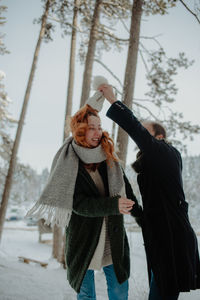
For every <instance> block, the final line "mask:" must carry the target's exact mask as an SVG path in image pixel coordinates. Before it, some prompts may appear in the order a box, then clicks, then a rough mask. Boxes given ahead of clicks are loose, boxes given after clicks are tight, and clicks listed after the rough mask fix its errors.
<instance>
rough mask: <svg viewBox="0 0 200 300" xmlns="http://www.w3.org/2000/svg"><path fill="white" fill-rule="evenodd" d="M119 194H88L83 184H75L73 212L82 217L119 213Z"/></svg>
mask: <svg viewBox="0 0 200 300" xmlns="http://www.w3.org/2000/svg"><path fill="white" fill-rule="evenodd" d="M119 198H120V196H119V195H118V196H114V197H104V196H99V195H95V194H93V195H89V194H88V193H87V191H85V187H84V186H83V185H79V184H76V188H75V193H74V199H73V212H74V213H75V214H77V215H80V216H84V217H105V216H110V215H120V212H119V208H118V199H119Z"/></svg>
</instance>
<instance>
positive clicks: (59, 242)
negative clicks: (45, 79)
mask: <svg viewBox="0 0 200 300" xmlns="http://www.w3.org/2000/svg"><path fill="white" fill-rule="evenodd" d="M78 6H79V0H74V15H73V25H72V36H71V50H70V63H69V76H68V87H67V104H66V110H65V124H64V134H63V141H64V140H65V139H66V138H67V137H68V136H69V133H70V128H69V122H70V117H71V113H72V99H73V88H74V75H75V56H76V36H77V30H76V28H77V19H78ZM56 227H57V226H56ZM58 236H59V237H58ZM59 249H61V251H59ZM64 250H65V231H64V236H63V232H62V228H56V229H55V230H54V233H53V257H54V258H57V259H58V261H59V262H60V263H62V264H63V265H64V266H65V256H64Z"/></svg>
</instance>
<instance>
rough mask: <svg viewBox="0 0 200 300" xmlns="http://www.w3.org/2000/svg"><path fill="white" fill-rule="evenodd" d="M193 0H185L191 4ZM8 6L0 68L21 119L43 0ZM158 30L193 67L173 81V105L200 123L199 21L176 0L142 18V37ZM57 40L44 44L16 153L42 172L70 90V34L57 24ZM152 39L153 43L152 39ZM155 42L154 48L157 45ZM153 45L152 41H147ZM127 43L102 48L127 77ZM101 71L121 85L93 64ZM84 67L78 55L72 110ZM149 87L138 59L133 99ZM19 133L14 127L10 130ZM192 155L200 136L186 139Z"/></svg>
mask: <svg viewBox="0 0 200 300" xmlns="http://www.w3.org/2000/svg"><path fill="white" fill-rule="evenodd" d="M189 2H190V1H186V3H189ZM1 3H2V4H5V5H6V6H7V7H8V11H7V13H6V18H7V23H6V24H5V25H4V26H3V27H1V32H3V33H5V34H6V37H5V39H4V42H5V44H6V46H7V48H8V50H9V51H10V54H8V55H4V56H1V57H0V70H2V71H4V72H5V73H6V79H5V80H4V84H5V89H6V91H7V93H8V96H9V97H10V98H11V100H12V103H11V105H10V107H9V111H10V112H11V113H12V114H13V116H14V117H15V118H16V119H19V115H20V111H21V107H22V103H23V98H24V94H25V89H26V85H27V81H28V75H29V72H30V68H31V63H32V59H33V52H34V49H35V46H36V42H37V39H38V35H39V29H40V28H39V25H37V24H33V20H34V19H35V18H38V17H40V16H41V14H42V11H43V10H42V5H41V1H39V0H29V1H27V0H18V1H13V0H7V1H6V0H3V1H1ZM116 34H119V35H121V36H124V37H125V33H124V31H123V28H122V25H120V24H119V25H118V26H117V27H116ZM155 35H159V37H158V39H159V42H160V43H161V44H162V45H163V47H164V49H165V50H166V53H167V55H168V56H177V54H178V53H179V52H185V53H186V56H187V57H188V58H189V59H190V60H193V59H194V60H195V63H194V64H193V66H192V67H190V68H189V69H187V70H181V71H180V72H179V73H178V74H177V76H176V78H175V83H176V85H177V87H178V89H179V91H178V94H177V95H176V102H175V104H174V105H173V106H172V109H174V110H176V111H178V112H182V113H183V115H184V120H186V121H191V123H193V124H198V125H200V118H199V112H200V96H199V95H200V25H199V24H198V22H197V21H196V19H195V18H194V17H193V16H192V15H191V14H189V13H188V11H187V10H186V9H185V8H184V7H183V6H182V5H181V3H178V5H177V7H176V8H173V9H171V10H170V12H169V14H168V15H166V16H152V17H146V16H143V18H142V26H141V36H155ZM53 38H54V39H53V42H50V43H42V46H41V51H40V54H39V59H38V65H37V69H36V73H35V77H34V83H33V87H32V91H31V97H30V101H29V105H28V110H27V113H26V119H25V124H24V128H23V133H22V137H21V143H20V147H19V152H18V157H19V160H20V162H22V163H24V164H29V165H30V166H32V167H33V168H34V169H36V170H37V171H38V172H41V171H42V169H44V168H46V167H47V168H50V166H51V162H52V159H53V156H54V154H55V153H56V151H57V150H58V148H59V147H60V146H61V144H62V138H63V126H64V113H65V105H66V104H65V103H66V93H67V79H68V66H69V51H70V36H68V37H65V38H62V37H61V31H60V29H59V27H57V28H56V31H55V33H54V35H53ZM149 43H150V42H149ZM151 43H152V45H151V46H152V47H154V48H155V45H153V42H151ZM149 45H150V44H149ZM126 57H127V47H126V48H125V49H124V50H123V51H121V52H120V53H118V52H117V51H116V50H114V49H112V50H111V51H110V52H106V51H104V53H103V55H102V57H101V60H102V62H103V63H104V64H105V65H107V66H108V67H109V68H110V69H111V70H112V71H113V73H114V74H116V75H117V76H118V77H119V78H120V80H121V81H122V82H123V77H124V70H125V62H126ZM95 75H102V76H105V77H106V78H108V80H109V82H110V83H111V84H113V85H115V86H116V87H118V88H119V86H118V84H117V82H116V81H114V79H113V78H112V77H111V75H110V74H108V73H107V72H106V71H105V70H104V69H103V68H102V66H100V65H98V64H97V63H95V64H94V68H93V76H95ZM82 77H83V66H82V65H81V64H80V63H79V59H78V54H77V56H76V73H75V86H74V106H73V113H75V112H76V111H77V110H78V108H79V103H80V94H81V88H82ZM146 89H147V87H146V84H145V82H144V67H143V66H142V63H141V62H140V61H139V62H138V65H137V77H136V88H135V98H142V97H143V95H144V93H145V91H146ZM108 108H109V104H108V103H105V106H104V109H103V111H102V112H101V114H100V115H101V119H102V126H103V128H104V129H106V130H109V131H110V130H111V121H110V120H108V118H107V117H106V116H105V113H106V111H107V109H108ZM12 134H13V135H14V134H15V131H14V130H13V131H12ZM187 146H188V155H199V154H200V136H199V135H198V136H195V140H194V141H193V142H191V141H187ZM134 159H135V152H134V143H133V142H132V141H131V142H129V148H128V156H127V163H131V162H132V161H133V160H134Z"/></svg>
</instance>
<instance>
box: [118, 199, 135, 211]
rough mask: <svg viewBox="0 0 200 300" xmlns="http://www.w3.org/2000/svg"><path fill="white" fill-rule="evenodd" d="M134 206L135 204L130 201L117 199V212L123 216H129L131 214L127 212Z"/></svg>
mask: <svg viewBox="0 0 200 300" xmlns="http://www.w3.org/2000/svg"><path fill="white" fill-rule="evenodd" d="M134 204H135V202H134V201H132V200H130V199H127V198H123V197H121V198H119V200H118V205H119V212H120V213H121V214H123V215H130V214H131V213H130V212H129V211H130V210H131V209H132V208H133V205H134Z"/></svg>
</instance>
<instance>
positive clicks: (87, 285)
mask: <svg viewBox="0 0 200 300" xmlns="http://www.w3.org/2000/svg"><path fill="white" fill-rule="evenodd" d="M103 271H104V273H105V276H106V281H107V292H108V299H109V300H128V280H126V281H125V282H123V283H122V284H119V282H118V281H117V278H116V275H115V271H114V268H113V265H109V266H106V267H103ZM89 299H90V300H96V292H95V283H94V271H93V270H87V272H86V274H85V277H84V279H83V282H82V285H81V289H80V293H79V294H77V300H89Z"/></svg>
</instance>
